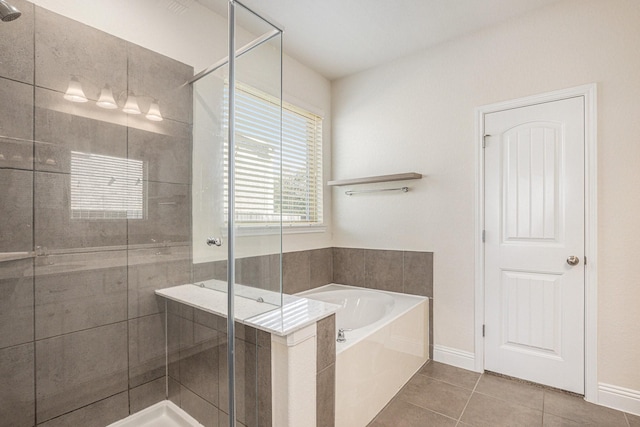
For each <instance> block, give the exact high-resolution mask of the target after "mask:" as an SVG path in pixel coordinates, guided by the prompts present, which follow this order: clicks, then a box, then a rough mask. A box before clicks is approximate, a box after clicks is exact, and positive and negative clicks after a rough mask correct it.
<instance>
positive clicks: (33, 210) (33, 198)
mask: <svg viewBox="0 0 640 427" xmlns="http://www.w3.org/2000/svg"><path fill="white" fill-rule="evenodd" d="M31 10H33V34H32V36H33V83H32V85H31V93H32V98H31V99H32V105H31V114H32V116H31V138H32V139H33V143H32V144H33V145H32V147H31V153H32V157H33V160H32V163H31V248H32V250H33V251H34V252H35V250H36V143H35V139H36V87H35V86H36V6H35V5H34V6H32V8H31ZM31 283H32V285H33V335H32V337H33V340H32V344H31V345H32V348H33V424H34V425H37V423H38V384H37V381H38V376H37V375H36V373H37V372H38V364H37V354H36V259H35V257H34V258H32V259H31Z"/></svg>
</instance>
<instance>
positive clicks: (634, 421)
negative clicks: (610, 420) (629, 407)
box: [625, 414, 640, 427]
mask: <svg viewBox="0 0 640 427" xmlns="http://www.w3.org/2000/svg"><path fill="white" fill-rule="evenodd" d="M625 416H626V417H627V421H628V422H629V427H640V416H638V415H633V414H625Z"/></svg>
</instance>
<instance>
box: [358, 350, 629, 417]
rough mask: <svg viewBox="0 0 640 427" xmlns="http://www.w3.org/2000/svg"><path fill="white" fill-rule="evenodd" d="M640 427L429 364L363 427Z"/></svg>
mask: <svg viewBox="0 0 640 427" xmlns="http://www.w3.org/2000/svg"><path fill="white" fill-rule="evenodd" d="M414 426H415V427H417V426H420V427H426V426H429V427H439V426H451V427H454V426H458V427H471V426H473V427H485V426H487V427H501V426H508V427H516V426H523V427H528V426H545V427H569V426H603V427H617V426H620V427H640V417H639V416H636V415H631V414H625V413H624V412H620V411H616V410H613V409H609V408H605V407H603V406H598V405H593V404H591V403H587V402H585V401H584V400H583V399H582V398H580V397H575V396H571V395H568V394H565V393H561V392H557V391H553V390H547V389H544V388H542V387H538V386H535V385H530V384H524V383H521V382H518V381H514V380H510V379H506V378H501V377H498V376H496V375H491V374H482V375H481V374H478V373H476V372H471V371H466V370H464V369H459V368H455V367H453V366H449V365H445V364H442V363H438V362H433V361H431V362H428V363H427V364H426V365H424V366H423V367H422V369H420V371H419V372H418V373H417V374H415V375H414V376H413V378H411V380H410V381H409V382H408V383H407V385H405V387H404V388H403V389H402V390H400V392H399V393H398V394H397V395H396V397H395V398H394V399H393V400H392V401H391V402H390V403H389V404H388V405H387V407H386V408H385V409H383V410H382V412H380V413H379V414H378V416H377V417H376V418H375V419H374V420H373V421H372V422H371V423H370V424H369V426H368V427H414Z"/></svg>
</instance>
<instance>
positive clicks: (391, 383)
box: [298, 284, 429, 427]
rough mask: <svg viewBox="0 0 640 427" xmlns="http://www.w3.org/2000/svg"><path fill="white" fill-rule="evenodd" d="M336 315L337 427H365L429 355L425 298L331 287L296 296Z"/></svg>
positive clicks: (342, 286)
mask: <svg viewBox="0 0 640 427" xmlns="http://www.w3.org/2000/svg"><path fill="white" fill-rule="evenodd" d="M298 295H299V296H303V297H305V298H312V299H317V300H320V301H325V302H330V303H333V304H338V305H340V306H342V308H341V309H340V310H338V312H337V313H336V333H337V332H338V330H339V329H340V328H342V329H344V330H345V332H344V335H345V338H346V341H345V342H342V343H340V342H336V396H335V397H336V424H335V425H336V427H360V426H362V427H364V426H366V425H367V424H368V423H369V422H370V421H371V420H372V419H373V418H374V417H375V416H376V415H377V414H378V412H380V411H381V410H382V409H383V408H384V407H385V405H386V404H387V403H389V401H390V400H391V399H392V398H393V396H395V394H396V393H397V392H398V391H399V390H400V389H401V388H402V386H404V384H406V382H407V381H408V380H409V379H410V378H411V377H412V376H413V374H415V373H416V372H417V371H418V369H420V367H421V366H422V365H423V364H424V363H425V362H426V361H427V359H428V355H429V334H428V325H427V322H428V319H429V313H428V310H429V304H428V298H425V297H419V296H414V295H407V294H399V293H395V292H384V291H377V290H371V289H364V288H357V287H352V286H345V285H338V284H330V285H326V286H323V287H320V288H316V289H312V290H310V291H306V292H302V293H299V294H298Z"/></svg>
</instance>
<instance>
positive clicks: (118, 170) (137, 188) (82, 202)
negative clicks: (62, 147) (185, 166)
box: [71, 151, 144, 219]
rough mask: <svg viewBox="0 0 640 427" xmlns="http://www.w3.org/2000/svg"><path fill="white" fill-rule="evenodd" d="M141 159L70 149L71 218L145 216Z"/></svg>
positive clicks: (134, 217) (132, 217)
mask: <svg viewBox="0 0 640 427" xmlns="http://www.w3.org/2000/svg"><path fill="white" fill-rule="evenodd" d="M143 169H144V165H143V162H142V161H141V160H131V159H124V158H121V157H111V156H102V155H99V154H90V153H82V152H79V151H72V152H71V218H72V219H141V218H144V181H143Z"/></svg>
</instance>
